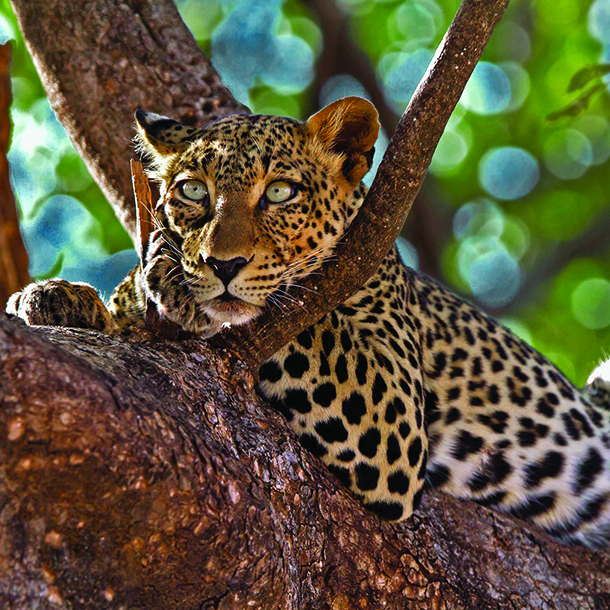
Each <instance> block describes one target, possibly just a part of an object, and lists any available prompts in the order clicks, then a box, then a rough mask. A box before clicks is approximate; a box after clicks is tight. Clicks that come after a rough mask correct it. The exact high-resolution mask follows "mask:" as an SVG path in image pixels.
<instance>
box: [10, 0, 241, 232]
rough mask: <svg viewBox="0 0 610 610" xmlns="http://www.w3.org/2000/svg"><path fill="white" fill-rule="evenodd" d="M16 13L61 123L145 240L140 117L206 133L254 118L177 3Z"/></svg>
mask: <svg viewBox="0 0 610 610" xmlns="http://www.w3.org/2000/svg"><path fill="white" fill-rule="evenodd" d="M12 5H13V9H14V11H15V14H16V16H17V20H18V22H19V26H20V28H21V31H22V32H23V35H24V37H25V40H26V43H27V45H28V49H29V50H30V52H31V54H32V57H33V59H34V63H35V64H36V68H37V70H38V73H39V74H40V77H41V79H42V82H43V84H44V87H45V90H46V92H47V95H48V97H49V101H50V102H51V106H52V107H53V110H54V111H55V113H56V114H57V118H58V119H59V120H60V121H61V123H62V124H63V126H64V127H65V129H66V132H67V133H68V136H70V139H71V140H72V143H73V144H74V146H75V148H76V150H77V151H78V153H79V154H80V156H81V157H82V158H83V159H84V160H85V162H86V164H87V166H88V168H89V170H90V171H91V175H92V176H93V177H94V179H95V181H96V182H97V183H98V184H99V185H100V187H101V188H102V190H103V192H104V194H105V195H106V197H107V198H108V201H109V202H110V203H111V204H112V206H113V208H114V210H115V212H116V215H117V216H118V217H119V220H120V221H121V222H122V223H123V225H124V226H125V228H126V229H127V230H128V232H129V233H130V235H131V236H132V238H134V239H135V237H136V224H135V206H134V203H133V196H132V192H131V177H130V172H129V159H130V158H131V157H132V156H133V144H132V139H133V135H134V129H133V113H134V111H135V110H136V109H137V108H146V109H147V110H150V111H153V112H160V113H163V114H171V115H172V116H174V117H175V118H176V119H179V120H180V121H182V122H183V123H186V124H195V123H196V124H205V123H207V122H209V121H210V120H212V119H214V118H217V117H219V116H224V115H228V114H232V113H235V112H246V108H244V107H243V106H241V105H240V104H239V103H237V102H236V101H235V99H234V98H233V96H232V95H231V93H230V92H229V90H228V89H227V88H226V87H225V86H224V85H223V84H222V82H221V80H220V78H219V76H218V74H217V73H216V71H215V70H214V68H212V65H211V64H210V62H209V60H208V59H207V58H206V57H205V56H204V55H203V53H201V51H200V50H199V47H198V46H197V42H196V41H195V39H194V38H193V36H192V35H191V33H190V32H189V30H188V28H187V27H186V25H185V24H184V23H183V21H182V19H181V18H180V15H179V14H178V10H177V9H176V6H175V5H174V3H173V2H172V0H131V1H128V2H127V1H122V0H108V1H104V2H90V1H88V0H70V2H66V1H65V0H48V1H47V2H32V0H12ZM50 32H52V35H49V33H50Z"/></svg>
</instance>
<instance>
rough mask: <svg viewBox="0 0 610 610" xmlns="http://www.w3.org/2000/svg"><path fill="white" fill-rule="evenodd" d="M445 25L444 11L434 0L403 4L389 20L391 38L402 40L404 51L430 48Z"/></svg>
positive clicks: (419, 0)
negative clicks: (424, 47) (423, 47)
mask: <svg viewBox="0 0 610 610" xmlns="http://www.w3.org/2000/svg"><path fill="white" fill-rule="evenodd" d="M442 24H443V10H442V9H441V7H440V6H439V5H438V4H437V3H436V2H434V1H433V0H412V1H410V2H403V3H402V4H400V5H399V6H398V8H397V9H396V10H395V11H394V13H393V14H392V15H391V16H390V18H389V19H388V30H389V35H390V38H391V39H393V40H397V39H399V40H402V41H403V43H404V45H403V50H404V51H407V52H408V51H411V50H416V49H418V48H419V47H422V46H428V45H429V44H431V43H432V41H433V40H434V37H435V36H436V34H437V32H438V31H439V29H440V28H441V27H442Z"/></svg>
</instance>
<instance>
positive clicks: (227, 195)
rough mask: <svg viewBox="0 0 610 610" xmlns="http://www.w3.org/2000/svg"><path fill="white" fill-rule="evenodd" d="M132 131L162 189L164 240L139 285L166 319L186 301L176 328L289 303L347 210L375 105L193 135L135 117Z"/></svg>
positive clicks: (370, 141) (247, 122)
mask: <svg viewBox="0 0 610 610" xmlns="http://www.w3.org/2000/svg"><path fill="white" fill-rule="evenodd" d="M150 117H152V118H150ZM138 122H139V125H140V138H141V141H142V142H143V144H144V145H145V146H146V148H147V150H148V151H149V152H152V153H153V158H154V160H155V165H156V172H155V174H154V175H155V177H156V178H157V179H158V180H159V182H160V186H161V197H160V199H159V203H158V205H157V209H156V216H157V219H158V221H159V224H160V226H161V227H163V229H162V231H158V233H161V232H162V233H163V239H164V242H163V243H164V246H163V244H161V245H160V246H158V247H154V246H153V247H152V248H151V252H150V256H149V259H148V264H147V268H146V273H145V278H146V279H145V281H146V282H147V284H148V292H149V293H150V294H151V295H152V297H153V299H154V300H155V301H157V303H158V304H159V303H160V304H161V306H162V308H163V309H162V312H163V313H165V315H168V317H170V318H173V319H175V317H176V316H175V315H171V314H174V313H175V311H177V310H180V309H181V307H182V306H186V305H187V304H189V312H184V315H182V314H181V317H180V320H179V321H180V323H182V324H183V326H188V324H185V323H184V322H185V321H187V322H188V320H190V318H191V317H193V316H195V317H197V315H196V313H197V312H198V313H199V314H200V315H199V317H201V314H203V317H204V318H209V319H210V320H211V322H212V323H215V324H223V323H224V324H243V323H246V322H248V321H249V320H251V319H253V318H254V317H256V316H257V315H258V314H259V313H260V312H261V311H262V310H263V308H265V307H266V306H269V305H276V306H278V307H280V308H281V307H282V304H283V303H284V302H287V301H293V300H295V299H298V298H299V293H298V289H295V290H291V288H292V286H293V285H294V284H295V282H297V281H298V280H299V278H301V277H303V276H304V275H307V274H308V273H311V272H312V271H313V270H314V269H316V268H317V267H319V266H320V265H321V264H322V263H323V262H324V260H325V259H326V258H327V257H328V256H329V255H330V253H331V252H332V249H333V247H334V246H335V245H336V244H337V242H338V240H339V239H340V238H341V236H342V235H343V234H344V233H345V230H346V229H347V227H348V226H349V223H350V222H351V220H352V218H353V217H354V215H355V213H356V211H357V209H358V205H359V204H360V202H361V200H362V196H363V194H364V190H363V188H362V186H361V183H360V181H361V179H362V176H363V175H364V173H366V171H367V170H368V168H369V167H370V161H371V158H372V151H373V145H374V141H375V139H376V136H377V131H378V123H377V115H376V112H375V110H374V108H373V107H372V106H371V105H370V104H369V103H368V102H366V101H365V100H360V99H358V98H346V99H345V100H340V101H339V102H335V103H334V104H332V105H331V106H329V107H327V108H325V109H323V110H322V111H321V112H320V113H318V114H317V115H314V117H312V118H311V119H310V120H309V121H308V122H306V123H300V122H298V121H294V120H292V119H288V118H284V117H275V116H261V115H236V116H231V117H227V118H225V119H222V120H220V121H217V122H215V123H213V124H212V125H210V126H209V127H208V128H206V129H202V130H192V129H189V128H186V127H184V126H182V125H180V124H178V123H176V122H174V121H171V119H167V118H165V117H158V116H157V115H148V114H144V113H138ZM162 241H163V240H162ZM168 297H169V298H168ZM171 309H173V310H174V311H171V312H169V310H171ZM193 311H195V312H196V313H195V314H194V313H193ZM187 319H188V320H187ZM175 321H178V320H175Z"/></svg>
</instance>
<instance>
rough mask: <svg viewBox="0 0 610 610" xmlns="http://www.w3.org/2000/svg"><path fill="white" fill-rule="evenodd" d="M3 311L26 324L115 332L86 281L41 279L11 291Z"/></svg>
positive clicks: (94, 291) (102, 305)
mask: <svg viewBox="0 0 610 610" xmlns="http://www.w3.org/2000/svg"><path fill="white" fill-rule="evenodd" d="M6 311H7V313H10V314H13V315H16V316H19V317H20V318H22V319H23V320H25V321H26V322H27V323H28V324H29V325H30V326H69V327H72V328H90V329H94V330H99V331H102V332H105V333H113V332H115V331H116V325H115V323H114V321H113V319H112V316H111V315H110V313H109V311H108V310H107V309H106V307H105V306H104V303H102V300H101V299H100V297H99V295H98V294H97V291H96V290H95V288H93V287H92V286H89V284H84V283H81V282H74V283H71V282H66V281H65V280H59V279H54V280H45V281H42V282H35V283H33V284H29V285H28V286H26V287H25V288H24V289H23V290H21V291H20V292H16V293H15V294H13V295H12V296H11V297H10V298H9V300H8V302H7V304H6Z"/></svg>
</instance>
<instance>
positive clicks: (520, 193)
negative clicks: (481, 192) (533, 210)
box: [479, 146, 540, 199]
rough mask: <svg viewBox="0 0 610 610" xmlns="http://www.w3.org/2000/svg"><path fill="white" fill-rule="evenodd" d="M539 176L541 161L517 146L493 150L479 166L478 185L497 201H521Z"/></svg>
mask: <svg viewBox="0 0 610 610" xmlns="http://www.w3.org/2000/svg"><path fill="white" fill-rule="evenodd" d="M539 177H540V171H539V169H538V162H537V161H536V159H535V158H534V157H533V155H531V154H530V153H529V152H527V151H526V150H523V149H522V148H517V147H515V146H503V147H501V148H493V149H492V150H490V151H488V152H487V153H486V154H485V155H484V157H483V158H482V159H481V162H480V164H479V183H480V184H481V186H482V187H483V188H484V189H485V190H486V191H487V192H488V193H489V194H490V195H493V196H494V197H497V198H498V199H519V198H520V197H524V196H525V195H527V194H528V193H529V192H530V191H531V190H532V189H533V188H534V187H535V186H536V184H537V182H538V179H539Z"/></svg>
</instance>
